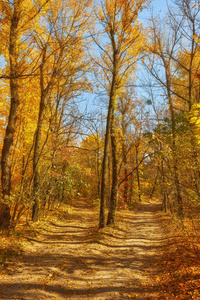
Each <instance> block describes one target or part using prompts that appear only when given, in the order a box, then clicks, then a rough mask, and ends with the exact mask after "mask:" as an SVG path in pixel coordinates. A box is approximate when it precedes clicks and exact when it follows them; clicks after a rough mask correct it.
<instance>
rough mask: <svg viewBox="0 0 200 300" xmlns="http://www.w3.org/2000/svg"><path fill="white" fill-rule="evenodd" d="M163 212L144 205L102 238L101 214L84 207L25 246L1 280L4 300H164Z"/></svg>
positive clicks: (122, 214) (156, 206)
mask: <svg viewBox="0 0 200 300" xmlns="http://www.w3.org/2000/svg"><path fill="white" fill-rule="evenodd" d="M159 209H160V205H159V204H158V203H155V202H152V203H142V204H141V206H140V207H139V209H138V210H137V212H136V213H135V212H133V211H123V212H120V213H119V214H118V216H117V218H118V223H117V224H118V225H117V226H116V227H115V228H106V229H103V230H100V232H98V231H97V230H96V229H95V226H96V225H97V222H98V211H97V210H96V209H95V208H94V207H92V206H88V205H86V203H85V202H84V201H82V202H81V201H80V202H79V203H78V204H76V205H75V206H74V207H73V209H72V213H71V214H70V215H69V217H68V218H67V219H66V220H64V221H63V220H62V221H60V222H59V221H57V222H56V223H53V222H52V223H49V224H48V226H46V227H44V228H43V230H42V233H41V234H39V235H38V236H37V237H34V238H30V237H29V238H28V241H27V240H25V241H24V251H23V253H22V254H21V255H20V256H19V257H15V258H12V260H11V262H10V263H9V265H8V269H7V271H6V273H5V274H3V275H1V276H0V299H30V300H35V299H40V300H41V299H61V300H62V299H113V300H114V299H142V300H144V299H156V297H157V296H158V295H159V294H160V293H161V294H162V295H163V299H164V291H161V290H160V286H159V284H157V283H156V278H157V275H158V272H159V270H157V267H156V261H157V260H159V259H160V255H161V250H162V247H163V246H164V242H165V241H164V240H163V236H162V230H161V228H160V225H159V219H160V211H159Z"/></svg>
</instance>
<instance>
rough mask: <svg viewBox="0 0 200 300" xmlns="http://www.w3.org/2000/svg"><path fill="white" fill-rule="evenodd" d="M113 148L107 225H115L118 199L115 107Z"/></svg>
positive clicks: (112, 136)
mask: <svg viewBox="0 0 200 300" xmlns="http://www.w3.org/2000/svg"><path fill="white" fill-rule="evenodd" d="M111 146H112V158H113V160H112V190H111V198H110V204H109V212H108V219H107V225H111V224H114V223H115V212H116V209H117V200H118V199H117V198H118V160H117V142H116V137H115V117H114V107H113V110H112V122H111Z"/></svg>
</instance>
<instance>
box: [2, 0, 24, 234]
mask: <svg viewBox="0 0 200 300" xmlns="http://www.w3.org/2000/svg"><path fill="white" fill-rule="evenodd" d="M19 19H20V1H14V10H13V15H12V18H11V25H10V45H9V57H10V76H11V78H10V93H11V103H10V112H9V117H8V124H7V128H6V134H5V137H4V142H3V149H2V157H1V185H2V196H3V200H4V201H5V202H4V201H3V203H0V227H4V228H8V227H9V225H10V218H11V216H10V206H9V197H10V192H11V166H12V146H13V141H14V135H15V132H16V123H17V116H18V107H19V93H18V84H19V83H18V80H19V79H18V46H17V39H18V24H19Z"/></svg>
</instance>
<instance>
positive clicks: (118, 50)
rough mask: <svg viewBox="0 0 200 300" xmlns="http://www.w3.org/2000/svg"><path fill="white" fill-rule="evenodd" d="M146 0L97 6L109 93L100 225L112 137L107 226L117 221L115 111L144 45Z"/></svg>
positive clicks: (100, 216) (101, 65)
mask: <svg viewBox="0 0 200 300" xmlns="http://www.w3.org/2000/svg"><path fill="white" fill-rule="evenodd" d="M145 3H146V1H145V0H137V1H133V0H122V1H119V0H112V1H107V0H105V1H100V7H99V6H98V7H97V8H96V18H97V20H98V24H99V25H98V26H100V27H101V28H100V31H101V34H102V37H104V39H105V44H104V42H103V41H101V42H100V41H98V40H97V38H96V37H95V36H93V39H94V41H95V43H96V45H97V46H98V48H99V50H100V58H99V60H98V59H97V60H98V65H99V66H100V67H101V70H102V73H103V74H102V75H103V76H104V78H103V79H104V87H106V90H107V94H108V96H109V106H108V114H107V125H106V134H105V146H104V157H103V164H102V182H101V205H100V215H99V227H100V228H102V227H104V226H105V206H106V193H105V190H106V189H105V187H106V174H107V161H108V149H109V141H110V140H111V148H112V189H111V199H110V205H109V213H108V219H107V225H109V224H113V223H114V220H115V211H116V207H117V197H118V150H117V143H116V122H115V111H116V107H117V99H118V97H119V95H120V93H121V92H122V90H123V88H124V87H125V83H126V82H128V81H129V80H131V77H132V78H133V74H132V72H133V70H134V67H135V63H136V60H137V58H138V54H139V53H140V51H141V48H142V46H143V38H142V35H141V33H140V26H139V22H138V14H139V13H140V12H141V11H142V9H143V8H144V6H145ZM106 81H107V82H106Z"/></svg>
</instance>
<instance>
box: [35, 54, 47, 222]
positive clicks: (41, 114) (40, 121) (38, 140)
mask: <svg viewBox="0 0 200 300" xmlns="http://www.w3.org/2000/svg"><path fill="white" fill-rule="evenodd" d="M45 56H46V49H44V50H43V58H42V63H41V66H40V91H41V95H40V108H39V116H38V122H37V129H36V132H35V146H34V155H33V176H34V180H33V197H34V199H33V211H32V220H33V221H35V222H36V221H39V220H40V198H39V195H38V193H39V186H40V176H39V168H38V167H39V159H40V154H41V153H40V152H41V138H42V124H43V119H44V110H45V95H46V93H45V89H44V74H43V69H44V64H45Z"/></svg>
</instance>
